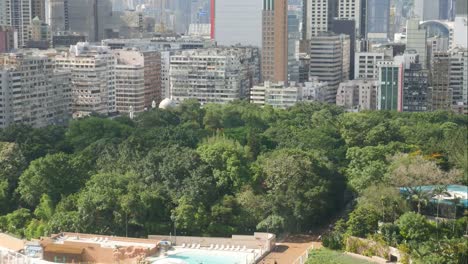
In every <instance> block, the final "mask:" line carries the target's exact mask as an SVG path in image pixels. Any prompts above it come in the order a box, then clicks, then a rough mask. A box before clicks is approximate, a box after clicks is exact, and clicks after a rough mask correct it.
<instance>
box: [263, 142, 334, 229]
mask: <svg viewBox="0 0 468 264" xmlns="http://www.w3.org/2000/svg"><path fill="white" fill-rule="evenodd" d="M328 165H329V164H328V163H327V161H326V160H324V159H321V158H319V157H318V156H317V155H314V154H313V153H308V152H305V151H301V150H296V149H280V150H276V151H273V152H272V153H269V154H267V155H264V156H262V157H260V158H259V160H258V162H257V164H256V166H255V167H256V168H255V171H256V174H257V178H259V179H264V185H265V187H266V189H267V193H268V195H267V201H268V202H269V203H270V204H271V208H272V209H271V213H272V214H277V215H279V216H282V217H283V218H284V219H285V223H286V227H287V228H289V229H296V230H298V229H299V230H300V229H302V228H309V227H311V226H312V225H315V224H319V223H321V222H322V221H323V220H324V218H326V217H327V216H329V214H328V212H330V211H332V210H333V208H335V206H337V204H336V203H335V202H336V200H335V199H336V196H335V197H333V193H335V192H338V193H340V192H339V188H336V189H335V190H334V187H335V185H334V184H335V183H336V182H335V181H337V179H338V177H337V175H336V174H335V172H333V171H332V170H331V169H330V168H329V167H328Z"/></svg>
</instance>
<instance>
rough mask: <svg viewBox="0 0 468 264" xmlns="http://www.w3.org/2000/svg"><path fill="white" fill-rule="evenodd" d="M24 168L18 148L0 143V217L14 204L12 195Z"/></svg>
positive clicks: (13, 144)
mask: <svg viewBox="0 0 468 264" xmlns="http://www.w3.org/2000/svg"><path fill="white" fill-rule="evenodd" d="M25 168H26V161H25V158H24V156H23V155H22V152H21V150H20V148H19V146H18V145H17V144H15V143H8V142H0V215H2V213H7V212H8V211H9V210H11V208H12V205H13V204H15V203H16V201H14V200H13V193H14V190H15V189H16V187H17V186H18V179H19V177H20V175H21V173H22V172H23V170H24V169H25Z"/></svg>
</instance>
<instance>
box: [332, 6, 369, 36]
mask: <svg viewBox="0 0 468 264" xmlns="http://www.w3.org/2000/svg"><path fill="white" fill-rule="evenodd" d="M361 2H362V0H339V2H338V16H337V18H338V19H340V20H354V21H355V26H356V35H357V36H358V37H361V36H363V35H364V32H361V29H362V26H361V21H362V20H361V13H362V10H361Z"/></svg>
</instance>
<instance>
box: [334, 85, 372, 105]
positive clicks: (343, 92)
mask: <svg viewBox="0 0 468 264" xmlns="http://www.w3.org/2000/svg"><path fill="white" fill-rule="evenodd" d="M378 86H379V82H378V81H377V80H370V81H369V80H351V81H346V82H342V83H340V87H339V88H338V92H337V94H336V105H338V106H343V107H344V108H345V109H347V110H348V111H361V110H376V109H377V88H378Z"/></svg>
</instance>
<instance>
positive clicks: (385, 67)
mask: <svg viewBox="0 0 468 264" xmlns="http://www.w3.org/2000/svg"><path fill="white" fill-rule="evenodd" d="M377 66H378V69H379V87H378V90H377V109H378V110H392V111H400V112H401V111H402V109H403V108H402V93H403V72H404V66H403V63H399V62H395V61H380V62H377Z"/></svg>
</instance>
